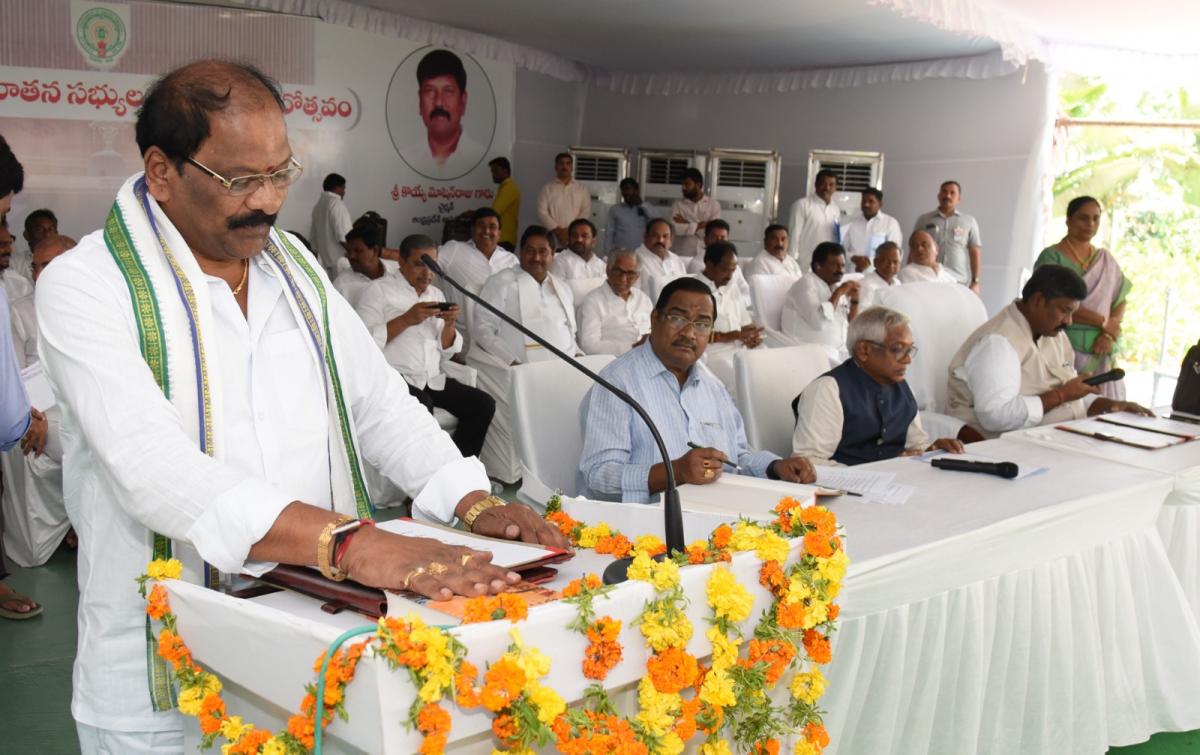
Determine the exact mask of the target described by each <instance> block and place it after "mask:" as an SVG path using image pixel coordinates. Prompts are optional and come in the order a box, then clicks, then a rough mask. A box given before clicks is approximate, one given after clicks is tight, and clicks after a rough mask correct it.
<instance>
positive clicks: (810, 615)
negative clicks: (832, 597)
mask: <svg viewBox="0 0 1200 755" xmlns="http://www.w3.org/2000/svg"><path fill="white" fill-rule="evenodd" d="M828 619H829V604H828V603H826V602H824V601H822V600H814V601H813V602H812V603H810V604H809V605H808V608H807V609H806V610H805V611H804V627H803V628H804V629H812V628H813V627H815V626H816V625H817V624H824V623H825V622H826V620H828Z"/></svg>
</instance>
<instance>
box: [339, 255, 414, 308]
mask: <svg viewBox="0 0 1200 755" xmlns="http://www.w3.org/2000/svg"><path fill="white" fill-rule="evenodd" d="M379 261H380V262H382V263H383V276H382V278H380V279H379V280H382V279H383V278H386V277H388V276H389V275H393V274H395V273H396V271H397V270H399V269H400V263H399V262H396V261H395V260H385V259H381V260H379ZM375 280H376V279H375V278H368V277H367V276H365V275H363V274H362V273H359V272H355V270H354V268H352V267H348V268H346V269H345V270H342V271H341V272H339V273H338V275H337V277H336V278H334V279H333V287H334V288H336V289H337V292H338V293H339V294H341V295H342V296H344V297H345V298H346V301H348V302H350V306H351V307H357V306H358V301H359V299H360V298H361V297H362V295H363V291H366V290H367V286H369V285H371V283H373V282H374V281H375Z"/></svg>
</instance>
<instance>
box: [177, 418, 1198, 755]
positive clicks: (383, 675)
mask: <svg viewBox="0 0 1200 755" xmlns="http://www.w3.org/2000/svg"><path fill="white" fill-rule="evenodd" d="M972 450H973V451H976V450H977V451H978V453H981V454H984V455H987V456H992V457H997V458H1004V459H1008V460H1012V461H1016V462H1017V463H1019V464H1021V465H1022V466H1026V465H1036V466H1045V467H1047V470H1046V471H1045V472H1043V473H1041V474H1038V475H1035V476H1033V477H1029V478H1026V479H1023V480H1017V481H1007V480H1002V479H999V478H993V477H987V476H980V475H966V474H963V473H952V472H944V471H938V470H935V469H933V468H931V467H930V466H928V465H927V464H923V463H921V462H919V461H916V460H913V459H908V458H902V459H894V460H891V461H887V462H881V463H878V464H875V465H869V466H868V467H866V468H867V469H880V470H884V471H891V472H895V473H896V477H897V481H899V482H904V483H909V484H913V485H915V486H916V487H917V492H916V494H915V495H914V496H913V498H912V499H911V500H910V501H909V502H908V503H906V504H903V505H898V506H888V505H882V504H875V503H868V502H865V501H862V500H857V499H853V498H848V497H843V498H840V499H837V500H836V501H835V502H834V503H832V504H831V507H832V508H833V510H834V511H835V512H836V513H837V515H838V518H839V520H840V521H841V522H842V524H843V526H844V527H845V530H846V534H847V549H848V551H849V554H850V556H851V559H852V560H853V563H852V565H851V567H850V571H849V573H848V575H847V579H846V584H845V590H844V593H843V611H842V620H841V622H840V624H841V626H840V629H839V631H838V633H837V634H836V635H835V637H834V660H833V663H832V664H831V665H830V666H829V667H828V668H827V669H826V676H827V677H828V679H829V686H828V692H827V693H826V696H825V698H823V700H822V707H823V708H824V709H825V710H826V711H827V716H826V723H827V726H828V728H829V730H830V733H831V735H832V737H833V745H832V746H831V748H830V749H829V750H828V752H829V753H830V754H831V755H847V754H849V753H853V754H858V753H862V754H864V755H865V754H870V755H891V754H897V755H899V754H902V753H914V754H915V753H937V754H939V755H940V754H942V753H949V754H953V755H958V754H959V753H981V754H982V753H1005V754H1006V755H1007V754H1011V753H1022V754H1023V755H1024V754H1026V753H1030V754H1036V753H1045V754H1046V755H1061V754H1062V753H1103V752H1104V751H1105V750H1106V749H1107V748H1108V747H1109V746H1111V745H1123V744H1130V743H1133V742H1137V741H1142V740H1144V739H1146V738H1147V737H1148V736H1149V735H1150V734H1151V733H1153V732H1156V731H1165V730H1191V729H1196V728H1200V702H1198V701H1200V629H1198V628H1197V623H1196V621H1195V618H1194V617H1193V615H1192V613H1191V611H1190V610H1189V608H1188V605H1187V602H1186V598H1185V596H1184V593H1183V591H1182V589H1181V588H1180V586H1179V582H1178V580H1177V579H1176V577H1175V574H1174V572H1173V570H1172V568H1171V565H1170V563H1169V562H1168V560H1167V556H1166V553H1165V552H1164V550H1163V546H1162V541H1161V539H1160V537H1159V535H1158V532H1157V530H1156V529H1155V522H1156V519H1157V517H1158V515H1159V511H1160V509H1161V507H1162V502H1163V500H1164V499H1165V498H1166V496H1167V495H1168V493H1169V492H1170V491H1171V490H1172V488H1173V485H1174V482H1173V478H1172V477H1171V476H1170V475H1168V474H1165V473H1163V472H1162V471H1156V470H1152V469H1144V468H1138V467H1134V466H1128V465H1124V464H1111V463H1108V464H1106V463H1097V460H1096V459H1095V458H1094V457H1091V456H1088V455H1083V454H1079V453H1076V452H1073V451H1069V450H1065V449H1059V448H1054V447H1050V446H1045V445H1040V444H1035V443H1033V442H1030V441H1027V440H1012V439H998V440H993V441H987V442H985V443H983V444H977V445H975V446H973V447H972ZM729 482H731V483H733V482H734V481H733V480H732V479H730V480H729ZM755 484H756V485H757V484H758V483H755ZM777 485H778V487H777V488H774V489H772V488H769V487H766V488H761V486H760V488H761V489H759V490H756V491H754V492H755V493H756V495H755V496H751V495H749V494H748V493H746V491H738V490H737V489H736V488H730V490H731V497H736V499H737V500H736V503H737V504H738V505H737V507H736V508H737V509H738V510H739V511H738V513H747V512H754V511H760V512H761V513H765V511H766V509H767V508H768V507H769V504H770V502H772V501H773V500H774V499H775V492H774V491H789V490H799V491H801V492H807V491H805V489H798V488H788V487H787V486H786V485H785V484H783V483H778V484H777ZM713 490H716V488H713V489H710V490H708V491H705V492H706V493H708V494H711V493H712V492H713ZM568 507H569V510H570V511H571V512H572V514H573V515H574V516H576V517H577V518H580V519H585V520H590V521H596V520H598V519H603V520H606V521H609V522H610V523H612V524H613V525H614V526H616V527H618V528H621V529H624V530H625V531H632V532H637V531H639V528H644V529H646V531H653V530H655V529H659V528H660V527H661V525H656V522H657V521H658V516H659V513H658V511H657V510H656V509H654V508H651V507H645V506H639V505H624V504H602V503H596V502H586V501H573V502H570V503H568ZM731 516H734V514H733V513H732V512H731V513H730V514H728V515H725V516H724V517H722V515H719V514H715V513H691V514H689V515H688V521H687V524H686V527H687V536H688V537H689V539H690V538H694V537H697V536H700V534H702V533H706V532H707V531H709V530H711V528H712V527H713V526H715V524H716V523H717V522H719V521H721V520H723V519H728V518H730V517H731ZM756 565H757V562H755V561H754V560H753V556H752V554H741V555H740V556H739V557H738V559H735V564H734V568H735V571H736V572H737V573H738V574H739V577H740V578H741V579H742V581H743V583H744V584H755V579H754V576H753V573H754V569H755V567H756ZM602 566H603V559H602V558H599V557H597V556H595V554H591V553H585V554H581V556H580V557H579V558H577V559H576V560H575V562H572V563H571V564H568V565H567V566H566V568H565V569H564V570H563V578H564V579H566V578H569V577H571V576H574V575H577V574H579V573H582V572H584V571H597V570H598V569H599V568H601V567H602ZM702 569H705V567H696V568H695V569H685V570H684V572H683V573H684V575H685V577H684V582H683V584H684V588H685V590H687V591H688V592H689V594H691V595H692V596H693V599H692V613H694V615H692V616H691V618H692V620H693V622H696V623H697V625H698V626H700V624H699V622H701V621H702V620H703V616H704V611H703V608H704V598H703V588H704V583H705V580H706V578H707V576H706V574H707V573H706V572H704V571H702ZM171 593H172V605H173V606H174V608H175V610H176V612H177V614H178V616H179V621H180V629H181V632H182V633H183V635H184V637H185V638H186V639H187V640H188V642H189V643H190V644H191V646H192V647H193V649H194V650H195V652H196V655H197V657H198V658H199V659H200V660H201V662H203V663H206V664H208V665H210V666H211V667H212V668H213V669H214V670H215V671H217V672H218V673H219V674H221V675H222V677H223V678H224V679H225V680H226V684H227V690H228V697H229V699H230V701H231V706H232V707H233V708H234V710H233V712H241V711H242V710H244V709H246V708H245V706H246V705H249V706H250V708H249V709H250V710H251V711H252V712H251V716H255V715H259V716H262V718H261V719H255V720H262V721H263V722H264V723H265V724H266V725H272V724H273V723H274V722H275V721H276V720H278V719H280V718H281V717H282V716H283V715H285V714H286V712H287V711H288V710H289V709H293V708H295V706H296V705H297V703H298V701H299V697H300V689H301V688H302V686H303V684H304V683H305V682H307V681H309V678H310V671H309V668H308V663H309V662H310V661H311V659H312V658H313V657H315V656H316V655H317V654H318V653H319V652H320V651H321V650H322V649H323V647H324V646H325V645H326V644H327V643H328V642H329V641H331V640H332V639H333V638H334V637H336V636H337V635H338V634H339V633H340V632H341V631H342V629H343V628H344V627H343V625H344V624H346V623H347V621H346V619H345V618H344V617H325V616H323V615H321V614H320V613H319V612H318V611H316V610H315V609H314V608H312V607H309V608H308V609H307V610H300V609H297V608H296V607H295V606H294V605H292V606H287V605H283V604H282V602H286V600H287V599H286V598H285V599H283V601H282V602H281V599H280V598H275V599H274V600H275V601H276V602H274V603H272V602H271V601H270V600H267V601H259V602H247V601H235V600H233V599H231V598H228V597H227V596H224V595H220V594H217V593H213V592H211V591H205V590H203V589H202V588H198V587H195V586H191V585H183V584H172V587H171ZM647 594H648V592H647V588H646V586H644V585H625V586H622V587H620V588H619V589H618V590H616V591H614V592H613V593H612V594H611V595H610V597H609V599H608V601H607V602H605V603H604V604H603V605H602V606H600V610H602V611H604V612H607V613H611V614H612V615H614V616H617V617H625V618H629V617H631V616H633V615H636V613H637V611H638V610H639V609H640V606H641V604H642V601H643V600H644V599H645V597H646V595H647ZM757 600H758V601H759V602H758V605H756V609H755V611H756V613H755V615H757V611H758V610H759V609H761V608H762V607H763V606H765V604H766V603H765V601H766V596H765V593H763V594H757ZM570 616H571V609H570V608H569V607H567V606H564V605H549V606H541V607H538V608H535V609H534V610H533V611H532V612H531V616H530V619H529V620H528V621H526V622H524V623H522V624H521V630H522V632H523V633H524V635H525V637H526V640H527V641H528V642H531V643H533V644H537V645H538V646H540V647H543V648H551V649H552V650H553V657H554V659H555V666H554V669H553V671H552V675H553V677H552V682H551V683H552V684H553V685H554V686H555V687H556V688H558V689H560V690H561V691H562V692H563V693H564V694H565V695H566V696H567V697H568V698H570V697H572V696H574V694H575V692H576V691H581V690H582V688H583V684H582V681H583V680H581V679H579V678H578V677H579V674H578V673H577V669H578V666H577V660H576V659H578V658H579V656H580V655H581V653H582V651H583V644H584V643H583V640H582V638H579V637H576V636H574V635H571V634H569V633H566V632H563V631H562V626H563V625H564V624H565V623H566V621H568V620H569V619H570ZM339 622H340V623H339ZM493 624H495V625H493ZM493 624H480V625H472V626H468V627H463V628H461V629H459V630H458V632H459V636H460V637H461V638H462V639H463V640H464V642H466V644H467V645H468V647H470V649H471V655H470V658H471V659H472V661H473V662H475V663H476V664H477V665H479V666H480V667H482V666H483V665H484V664H485V663H486V662H487V661H489V660H492V659H494V658H495V657H497V656H498V655H499V654H500V652H502V650H503V648H504V646H505V645H506V644H507V642H508V636H507V630H508V625H507V623H505V622H498V623H493ZM626 628H630V627H629V623H628V622H627V623H626ZM633 632H634V633H636V629H634V630H633ZM634 633H630V634H627V635H625V636H623V637H622V642H623V643H624V645H625V648H626V656H627V657H626V659H625V660H624V661H623V662H622V663H621V664H620V665H618V666H617V668H615V669H614V670H613V673H612V675H611V676H610V682H611V686H612V688H613V690H614V691H615V692H617V693H620V692H621V691H623V690H624V691H627V690H628V689H629V688H630V687H631V686H632V685H633V684H634V683H636V680H637V679H638V678H640V676H641V674H642V673H643V669H644V666H643V663H644V654H643V651H642V644H641V642H640V639H639V638H640V636H639V635H636V634H634ZM702 634H703V633H701V632H697V639H699V638H700V637H702ZM235 640H236V641H235ZM703 644H704V641H703V640H700V641H699V642H696V641H694V642H693V645H694V647H691V648H689V649H690V650H692V652H695V653H697V654H700V655H703V654H704V653H705V652H706V648H705V647H703ZM560 659H563V660H564V661H565V662H564V663H562V664H560V663H559V661H560ZM359 669H360V671H359V678H358V679H357V680H356V681H355V683H354V685H353V687H352V688H351V689H350V690H349V694H348V711H349V713H350V716H351V723H350V724H349V725H345V724H341V723H338V724H335V725H334V726H333V728H332V730H331V734H332V736H333V747H332V749H329V750H327V751H328V752H334V751H336V752H356V751H363V752H370V753H392V752H397V753H399V752H411V751H415V742H416V741H417V740H416V739H415V738H414V737H413V736H412V735H411V734H407V733H405V732H404V730H403V728H402V726H401V724H400V723H399V722H400V721H401V720H402V719H403V717H404V713H405V711H407V706H408V704H409V703H410V702H411V700H412V690H411V687H410V685H409V684H408V683H407V681H406V680H405V679H404V677H403V675H401V674H395V673H391V672H389V671H387V670H386V668H385V667H383V666H382V664H380V663H377V662H374V663H373V662H370V661H364V663H362V664H360V666H359ZM631 697H632V695H628V694H627V695H624V696H623V697H621V696H620V695H619V694H618V699H620V700H623V701H624V702H623V703H622V704H624V705H631V704H632V703H631V701H630V698H631ZM235 701H236V702H235ZM626 712H630V710H629V709H628V708H627V709H626ZM275 725H278V724H277V723H275ZM487 727H488V720H487V717H486V716H484V715H482V714H480V713H478V712H474V713H455V715H454V730H453V736H454V739H453V741H452V743H451V745H452V746H451V751H453V752H476V751H479V752H487V751H489V745H490V742H489V737H488V734H487ZM190 736H191V737H192V739H193V740H194V738H195V734H194V732H193V733H192V734H191V735H190Z"/></svg>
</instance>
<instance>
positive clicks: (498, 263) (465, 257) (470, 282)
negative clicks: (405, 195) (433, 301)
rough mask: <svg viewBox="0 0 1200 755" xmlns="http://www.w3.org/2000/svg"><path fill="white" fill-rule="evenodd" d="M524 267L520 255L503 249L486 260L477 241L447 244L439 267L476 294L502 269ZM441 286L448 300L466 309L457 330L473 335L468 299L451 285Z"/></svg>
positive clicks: (440, 252)
mask: <svg viewBox="0 0 1200 755" xmlns="http://www.w3.org/2000/svg"><path fill="white" fill-rule="evenodd" d="M520 265H521V261H520V260H519V259H517V255H515V254H513V253H512V252H510V251H508V250H507V249H501V248H500V247H496V249H495V251H493V252H492V256H491V257H485V256H484V254H483V252H481V251H479V248H478V247H476V246H475V242H473V241H447V242H446V243H445V244H442V247H441V249H438V266H439V267H441V268H442V269H443V270H445V271H446V275H449V276H450V277H451V278H453V279H454V280H456V281H458V282H459V283H460V284H462V285H463V286H464V287H466V289H467V290H468V291H471V292H473V293H476V294H477V293H479V292H480V291H481V290H483V284H484V283H486V282H487V279H488V278H491V277H492V276H493V275H495V274H496V273H498V272H500V271H501V270H507V269H508V268H510V267H519V266H520ZM440 287H441V289H442V293H444V294H445V295H446V301H449V302H454V303H455V304H457V305H458V306H459V309H461V310H462V314H460V315H459V317H458V320H456V321H455V327H456V328H458V331H459V332H460V333H462V332H469V331H470V330H471V327H472V323H469V322H467V318H466V317H465V316H464V315H465V314H466V310H467V298H466V297H465V296H463V295H462V294H460V293H459V292H458V289H456V288H454V287H453V286H451V285H450V284H449V283H445V282H442V283H440Z"/></svg>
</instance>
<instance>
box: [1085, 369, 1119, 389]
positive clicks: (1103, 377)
mask: <svg viewBox="0 0 1200 755" xmlns="http://www.w3.org/2000/svg"><path fill="white" fill-rule="evenodd" d="M1123 377H1125V370H1123V369H1121V368H1120V367H1118V368H1116V369H1115V370H1109V371H1108V372H1101V373H1100V374H1099V375H1092V376H1091V377H1090V378H1084V380H1083V382H1084V384H1085V385H1103V384H1104V383H1111V382H1112V381H1114V380H1120V379H1121V378H1123Z"/></svg>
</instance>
